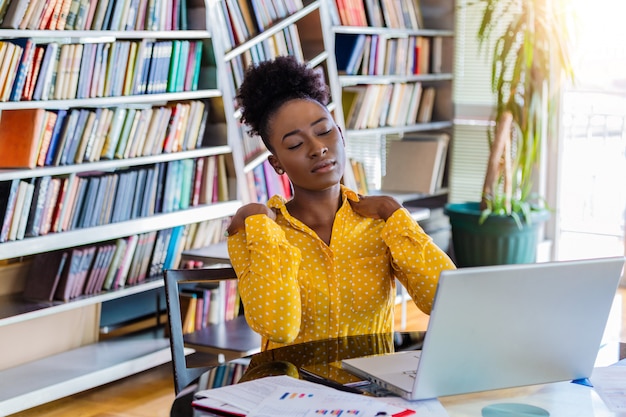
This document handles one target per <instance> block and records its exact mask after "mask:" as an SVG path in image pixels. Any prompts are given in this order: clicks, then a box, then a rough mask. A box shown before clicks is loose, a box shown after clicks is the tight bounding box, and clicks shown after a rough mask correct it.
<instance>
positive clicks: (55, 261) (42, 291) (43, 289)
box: [22, 250, 68, 301]
mask: <svg viewBox="0 0 626 417" xmlns="http://www.w3.org/2000/svg"><path fill="white" fill-rule="evenodd" d="M67 258H68V252H67V251H65V250H60V251H51V252H43V253H40V254H37V255H36V256H35V257H34V259H33V263H32V265H31V267H30V271H29V273H28V275H27V276H26V283H25V285H24V292H23V293H22V296H23V297H24V298H25V299H27V300H37V301H39V300H41V301H52V300H53V298H54V294H55V292H56V289H57V286H58V284H59V280H60V279H61V276H62V275H63V273H64V269H65V265H66V261H67Z"/></svg>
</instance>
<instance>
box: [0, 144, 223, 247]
mask: <svg viewBox="0 0 626 417" xmlns="http://www.w3.org/2000/svg"><path fill="white" fill-rule="evenodd" d="M225 164H226V163H225V157H224V155H216V156H207V157H202V158H197V159H184V160H178V161H171V162H165V163H157V164H154V165H150V166H146V167H139V168H131V169H125V170H120V171H117V172H88V173H80V174H71V175H67V176H55V177H51V176H43V177H37V178H32V179H30V180H20V179H14V180H11V181H4V182H1V183H0V224H1V226H2V229H0V242H6V241H11V240H20V239H23V238H25V237H35V236H41V235H46V234H48V233H58V232H64V231H68V230H75V229H82V228H88V227H95V226H99V225H105V224H110V223H116V222H121V221H126V220H131V219H137V218H143V217H147V216H151V215H153V214H156V213H169V212H173V211H178V210H184V209H187V208H189V207H194V206H198V205H202V204H210V203H212V202H217V201H225V200H227V199H228V198H229V192H228V181H227V179H226V175H227V173H226V165H225Z"/></svg>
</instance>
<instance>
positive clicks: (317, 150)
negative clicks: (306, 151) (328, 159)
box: [310, 139, 328, 156]
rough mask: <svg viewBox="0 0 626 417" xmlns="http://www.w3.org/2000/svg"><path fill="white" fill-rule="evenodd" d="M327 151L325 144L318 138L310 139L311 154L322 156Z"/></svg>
mask: <svg viewBox="0 0 626 417" xmlns="http://www.w3.org/2000/svg"><path fill="white" fill-rule="evenodd" d="M326 152H328V147H327V146H326V144H325V143H324V142H323V141H321V140H318V139H311V152H310V154H311V156H322V155H324V154H326Z"/></svg>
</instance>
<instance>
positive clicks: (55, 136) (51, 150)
mask: <svg viewBox="0 0 626 417" xmlns="http://www.w3.org/2000/svg"><path fill="white" fill-rule="evenodd" d="M66 116H67V110H65V109H60V110H57V112H56V120H55V123H54V127H53V129H52V133H51V135H50V144H49V146H48V151H47V152H46V156H45V160H44V161H43V165H44V166H50V165H53V164H54V159H55V156H56V154H57V151H58V149H59V146H60V144H61V133H62V131H63V126H64V125H65V121H66V120H65V117H66Z"/></svg>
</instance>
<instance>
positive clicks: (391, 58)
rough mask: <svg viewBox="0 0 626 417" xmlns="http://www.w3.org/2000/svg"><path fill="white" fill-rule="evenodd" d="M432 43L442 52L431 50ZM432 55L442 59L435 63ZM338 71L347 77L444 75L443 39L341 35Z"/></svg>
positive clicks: (336, 41) (336, 40)
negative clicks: (442, 73)
mask: <svg viewBox="0 0 626 417" xmlns="http://www.w3.org/2000/svg"><path fill="white" fill-rule="evenodd" d="M431 42H433V43H434V44H435V45H438V46H439V47H438V48H431ZM431 54H436V55H438V56H439V58H438V59H436V57H434V59H431ZM335 56H336V57H337V70H338V72H339V73H340V74H346V75H415V74H428V73H437V72H441V66H440V65H438V66H432V67H431V62H433V63H435V62H438V63H440V62H441V38H436V40H434V39H432V38H427V37H422V36H407V37H400V38H387V37H386V36H379V35H365V34H337V36H336V38H335Z"/></svg>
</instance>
